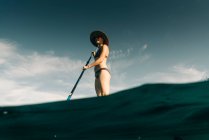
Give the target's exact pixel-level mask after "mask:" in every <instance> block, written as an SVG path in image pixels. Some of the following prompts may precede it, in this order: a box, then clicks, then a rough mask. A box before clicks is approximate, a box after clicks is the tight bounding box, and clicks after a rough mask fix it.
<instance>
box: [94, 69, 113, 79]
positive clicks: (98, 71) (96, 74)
mask: <svg viewBox="0 0 209 140" xmlns="http://www.w3.org/2000/svg"><path fill="white" fill-rule="evenodd" d="M102 70H106V71H108V72H109V73H110V71H109V70H108V68H100V69H99V70H97V71H96V72H95V77H96V78H99V75H100V73H101V71H102Z"/></svg>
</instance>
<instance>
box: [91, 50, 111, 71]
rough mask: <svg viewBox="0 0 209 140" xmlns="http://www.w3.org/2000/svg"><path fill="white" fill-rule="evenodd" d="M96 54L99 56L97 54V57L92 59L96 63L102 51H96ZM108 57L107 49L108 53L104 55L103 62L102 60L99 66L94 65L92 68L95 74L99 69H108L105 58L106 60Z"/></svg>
mask: <svg viewBox="0 0 209 140" xmlns="http://www.w3.org/2000/svg"><path fill="white" fill-rule="evenodd" d="M100 49H101V48H100ZM98 52H99V54H97V55H96V56H95V57H94V59H95V61H96V60H97V59H99V57H100V55H101V53H102V50H98ZM108 56H109V49H108V51H107V52H106V54H105V58H104V60H103V61H102V62H101V63H100V64H99V65H96V66H95V67H94V71H95V72H96V71H97V70H99V69H100V68H108V67H107V58H108Z"/></svg>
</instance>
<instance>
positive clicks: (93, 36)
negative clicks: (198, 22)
mask: <svg viewBox="0 0 209 140" xmlns="http://www.w3.org/2000/svg"><path fill="white" fill-rule="evenodd" d="M98 37H101V38H102V39H103V43H104V44H106V45H109V40H108V38H107V36H106V34H105V33H103V32H101V31H93V32H92V33H91V34H90V41H91V43H92V44H93V45H94V46H96V47H97V46H98V44H97V41H96V38H98Z"/></svg>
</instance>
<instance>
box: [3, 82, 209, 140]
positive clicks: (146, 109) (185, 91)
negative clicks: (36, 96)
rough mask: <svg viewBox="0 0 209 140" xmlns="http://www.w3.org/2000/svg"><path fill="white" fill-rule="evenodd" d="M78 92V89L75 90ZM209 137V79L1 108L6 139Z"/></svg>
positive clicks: (202, 139)
mask: <svg viewBox="0 0 209 140" xmlns="http://www.w3.org/2000/svg"><path fill="white" fill-rule="evenodd" d="M75 94H76V93H75ZM62 139H63V140H65V139H66V140H85V139H88V140H209V82H199V83H188V84H147V85H143V86H140V87H136V88H133V89H128V90H125V91H122V92H118V93H115V94H112V95H110V96H107V97H99V98H98V97H95V98H88V99H79V100H73V101H70V102H66V101H63V102H54V103H45V104H37V105H27V106H17V107H0V140H62Z"/></svg>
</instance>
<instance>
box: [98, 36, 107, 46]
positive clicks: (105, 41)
mask: <svg viewBox="0 0 209 140" xmlns="http://www.w3.org/2000/svg"><path fill="white" fill-rule="evenodd" d="M100 37H101V38H102V40H103V44H106V45H107V46H108V45H109V41H108V39H105V38H103V37H102V36H98V37H97V38H100ZM97 38H95V41H97Z"/></svg>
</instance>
